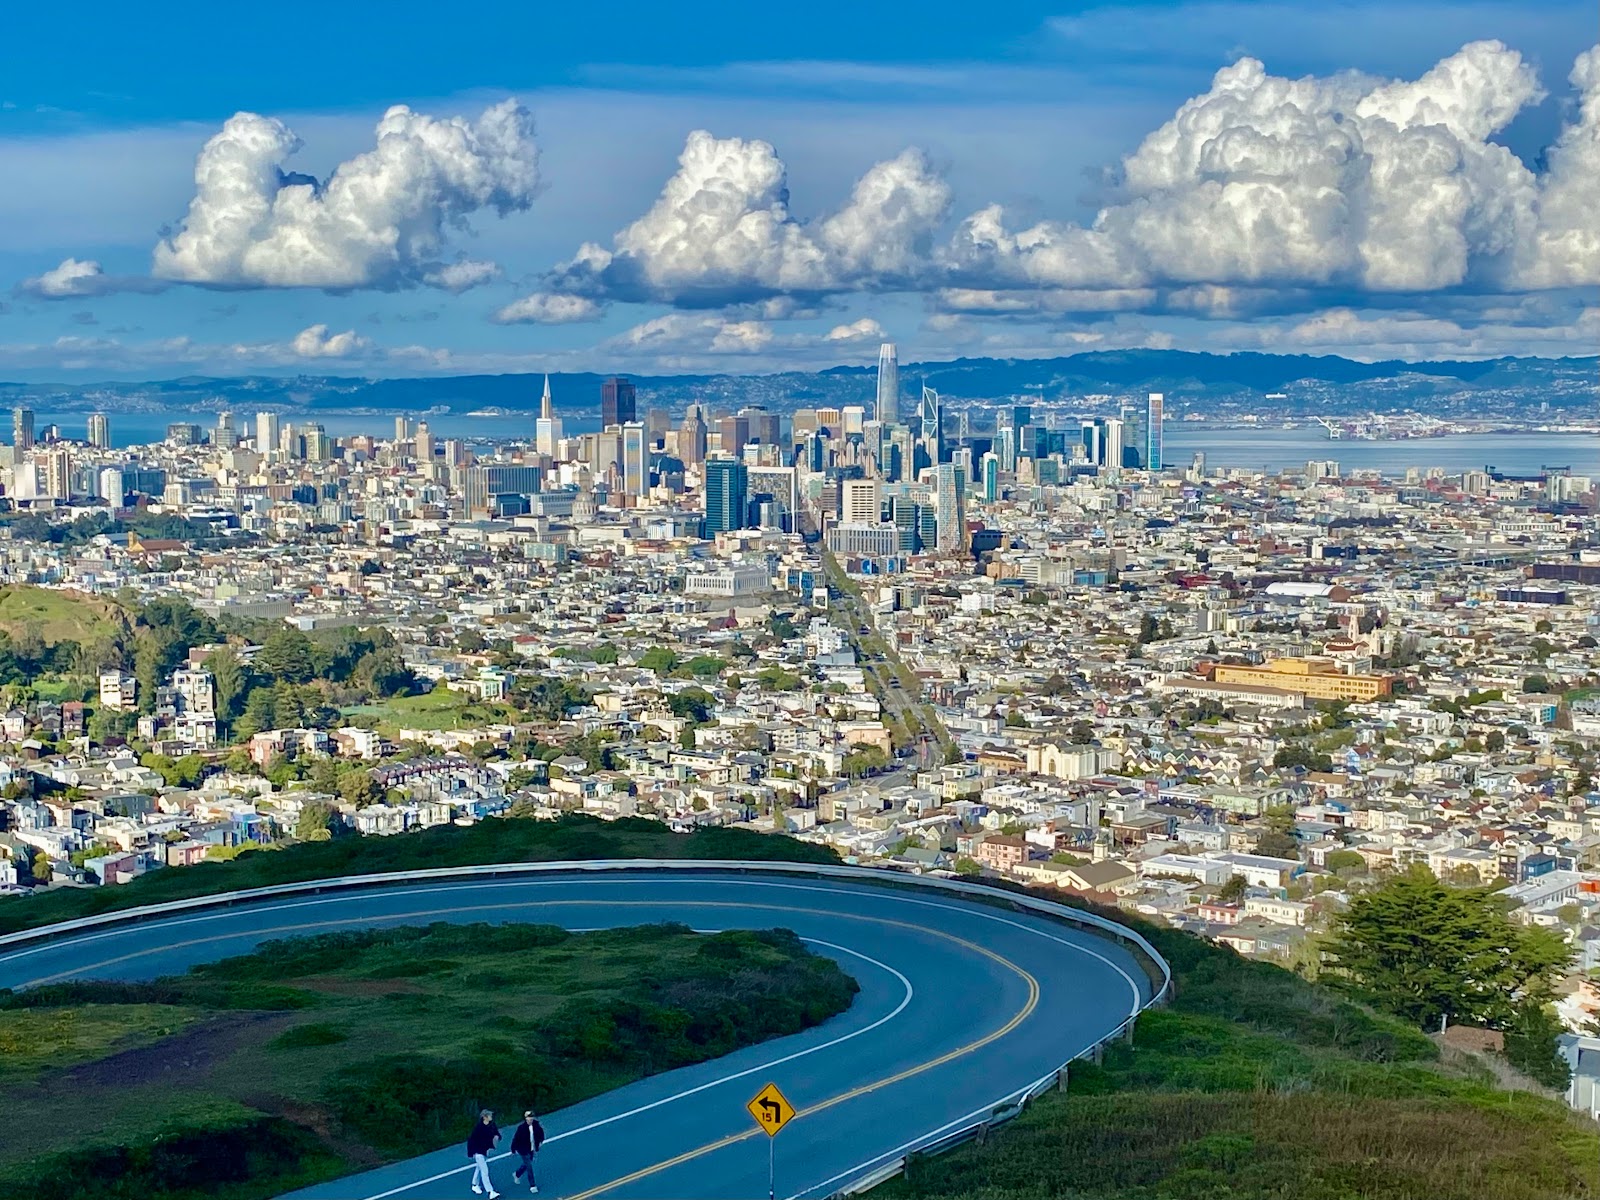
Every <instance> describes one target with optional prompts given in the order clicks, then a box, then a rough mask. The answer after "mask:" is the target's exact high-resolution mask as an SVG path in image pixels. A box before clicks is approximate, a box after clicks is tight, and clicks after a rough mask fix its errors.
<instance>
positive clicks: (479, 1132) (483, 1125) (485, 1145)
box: [467, 1108, 500, 1200]
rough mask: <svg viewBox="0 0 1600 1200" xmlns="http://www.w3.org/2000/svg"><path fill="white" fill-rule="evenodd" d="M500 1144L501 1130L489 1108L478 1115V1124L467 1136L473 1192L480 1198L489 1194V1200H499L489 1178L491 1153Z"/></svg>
mask: <svg viewBox="0 0 1600 1200" xmlns="http://www.w3.org/2000/svg"><path fill="white" fill-rule="evenodd" d="M499 1144H500V1130H499V1129H498V1128H497V1127H496V1125H495V1123H494V1113H492V1112H490V1111H489V1110H488V1109H487V1108H486V1109H484V1110H483V1111H482V1112H481V1113H479V1114H478V1123H477V1124H476V1125H474V1126H473V1127H472V1132H471V1133H470V1134H468V1135H467V1157H468V1158H470V1159H471V1160H472V1163H473V1166H472V1190H473V1192H474V1193H476V1194H477V1195H479V1196H482V1195H484V1194H485V1193H487V1194H488V1197H489V1200H498V1197H499V1195H500V1193H499V1192H497V1191H495V1190H494V1181H493V1180H491V1179H490V1178H489V1153H490V1151H492V1150H493V1149H494V1148H495V1147H496V1146H497V1145H499Z"/></svg>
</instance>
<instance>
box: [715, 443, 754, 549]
mask: <svg viewBox="0 0 1600 1200" xmlns="http://www.w3.org/2000/svg"><path fill="white" fill-rule="evenodd" d="M749 508H750V469H749V468H748V467H746V466H745V465H744V464H743V463H742V462H739V461H738V460H737V459H732V458H713V459H711V460H710V461H708V462H707V463H706V536H707V537H711V536H713V535H715V534H718V533H726V532H727V531H728V530H730V529H743V528H745V526H746V523H747V522H748V521H749Z"/></svg>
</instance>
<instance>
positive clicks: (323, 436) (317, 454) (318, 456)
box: [306, 421, 333, 463]
mask: <svg viewBox="0 0 1600 1200" xmlns="http://www.w3.org/2000/svg"><path fill="white" fill-rule="evenodd" d="M332 459H333V439H331V438H330V437H329V436H328V431H327V430H326V429H324V428H323V427H322V426H321V424H320V423H318V422H316V421H312V422H310V423H309V424H307V425H306V461H307V462H319V463H320V462H330V461H332Z"/></svg>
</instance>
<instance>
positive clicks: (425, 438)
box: [416, 421, 433, 467]
mask: <svg viewBox="0 0 1600 1200" xmlns="http://www.w3.org/2000/svg"><path fill="white" fill-rule="evenodd" d="M416 443H417V462H419V463H421V464H422V465H423V466H424V467H427V466H430V465H432V463H433V434H432V433H431V432H430V431H429V429H428V423H427V422H426V421H418V422H417V437H416Z"/></svg>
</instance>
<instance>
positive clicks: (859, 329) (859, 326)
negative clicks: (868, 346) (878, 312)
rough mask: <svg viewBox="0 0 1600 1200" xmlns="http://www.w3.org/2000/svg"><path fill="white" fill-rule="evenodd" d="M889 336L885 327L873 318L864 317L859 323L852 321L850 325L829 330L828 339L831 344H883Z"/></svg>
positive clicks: (837, 326)
mask: <svg viewBox="0 0 1600 1200" xmlns="http://www.w3.org/2000/svg"><path fill="white" fill-rule="evenodd" d="M888 337H889V335H888V334H887V333H885V332H884V329H883V326H882V325H880V324H878V323H877V322H876V321H874V320H873V319H872V318H871V317H862V318H861V319H860V320H859V321H851V322H850V323H849V324H848V325H835V326H834V327H833V328H832V329H830V330H828V335H827V339H826V340H828V341H830V342H879V343H881V342H883V341H886V340H887V339H888Z"/></svg>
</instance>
